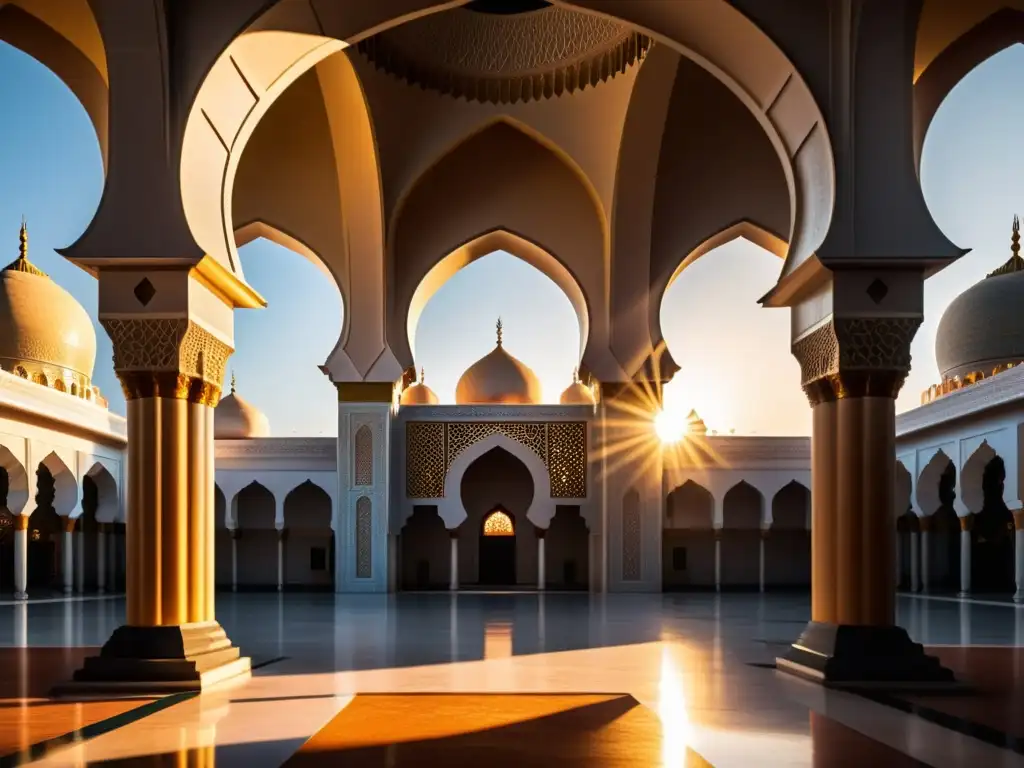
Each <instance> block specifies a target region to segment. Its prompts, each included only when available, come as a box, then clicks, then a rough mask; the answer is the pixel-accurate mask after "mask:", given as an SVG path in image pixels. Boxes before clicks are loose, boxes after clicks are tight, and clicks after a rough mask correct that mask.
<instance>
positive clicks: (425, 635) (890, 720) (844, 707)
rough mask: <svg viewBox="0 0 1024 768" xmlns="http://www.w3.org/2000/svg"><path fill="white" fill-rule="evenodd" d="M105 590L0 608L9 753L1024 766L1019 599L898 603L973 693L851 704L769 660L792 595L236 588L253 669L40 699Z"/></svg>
mask: <svg viewBox="0 0 1024 768" xmlns="http://www.w3.org/2000/svg"><path fill="white" fill-rule="evenodd" d="M123 614H124V602H123V600H121V599H108V600H85V601H83V600H73V601H62V602H45V603H29V604H24V603H22V604H15V605H0V670H2V671H0V768H5V766H14V765H40V766H83V765H93V764H96V765H163V764H167V765H203V766H207V765H210V766H213V765H216V766H220V767H221V768H224V767H228V768H231V767H233V766H245V767H246V768H250V767H251V768H260V767H262V766H274V767H276V766H280V765H284V764H287V765H289V766H294V765H300V766H304V765H310V766H312V765H320V764H323V765H358V766H363V765H366V766H391V767H392V768H401V766H408V765H424V766H426V765H435V764H438V763H439V762H443V764H444V765H446V766H447V767H448V768H453V767H455V766H462V765H474V766H476V765H479V764H481V762H482V761H483V760H486V761H487V762H490V763H491V764H492V766H493V768H499V766H503V765H517V766H521V765H528V766H543V765H559V766H562V765H581V766H582V765H588V766H612V765H615V766H634V765H635V766H656V765H664V766H697V765H701V766H703V765H713V766H751V765H766V766H776V765H778V766H805V765H806V766H846V765H851V766H853V765H858V766H859V765H880V766H882V765H884V766H890V765H891V766H902V765H908V766H911V765H930V766H962V765H965V764H972V763H974V764H977V765H984V766H986V768H988V767H989V766H991V767H992V768H1000V767H1001V766H1022V767H1024V651H1022V650H1019V649H1022V648H1024V609H1021V608H1018V607H1015V606H1013V605H1012V604H999V603H993V604H971V603H969V602H963V601H949V600H929V599H923V598H917V597H910V596H904V597H900V598H899V601H898V620H899V622H900V623H901V624H902V625H903V626H905V627H906V628H907V629H908V630H909V632H910V633H911V635H912V636H913V637H914V639H916V640H917V641H919V642H922V643H924V644H926V645H928V646H935V647H936V648H935V652H936V653H938V654H939V655H940V656H942V658H943V660H944V661H945V662H946V663H947V664H948V665H950V666H952V667H953V668H954V669H955V671H957V672H958V675H959V676H960V677H962V678H963V677H972V676H973V677H972V679H974V677H976V679H977V680H978V681H979V682H978V685H979V686H980V687H981V688H984V690H983V691H980V690H979V691H977V692H976V693H975V694H973V695H972V696H970V697H959V698H958V697H950V696H948V695H947V696H945V697H933V698H930V697H928V696H924V697H909V696H905V697H900V698H886V697H884V696H872V697H868V696H862V695H857V694H852V693H845V692H839V691H831V690H825V689H822V688H820V687H818V686H815V685H813V684H810V683H806V682H803V681H801V680H798V679H795V678H792V677H790V676H787V675H784V674H781V673H779V672H776V671H775V670H773V669H771V668H770V667H771V664H772V662H773V660H774V658H775V656H777V655H778V654H779V653H780V652H781V651H782V650H783V649H784V648H785V646H786V645H787V644H788V643H790V642H792V640H794V639H795V638H796V636H797V635H798V634H799V632H800V631H801V629H802V627H803V625H804V623H805V622H806V620H807V617H808V614H809V601H808V599H807V597H806V596H802V595H784V594H783V595H774V594H769V595H764V596H761V595H745V594H726V595H721V596H716V595H712V594H666V595H609V596H589V595H585V594H555V593H550V594H546V595H537V594H482V593H464V594H459V595H448V594H401V595H397V596H396V595H392V596H370V595H367V596H355V595H330V594H284V595H278V594H240V595H219V596H218V609H217V614H218V619H219V620H220V622H221V623H222V624H223V626H224V627H225V629H226V630H227V631H228V633H229V635H230V636H231V637H232V639H233V640H234V641H235V643H236V644H237V645H239V646H240V647H241V648H242V650H243V652H244V653H245V654H247V655H248V656H250V657H251V658H252V660H253V664H254V667H255V671H254V673H253V675H252V677H251V678H249V679H246V680H239V681H234V682H230V683H227V684H225V685H223V686H221V687H219V688H217V689H214V690H212V691H210V692H208V693H204V694H203V695H201V696H195V695H192V694H179V695H176V696H172V697H165V698H162V699H137V700H133V701H129V702H126V701H116V702H112V701H104V702H84V703H71V702H54V701H51V700H49V699H47V697H46V692H47V690H48V687H49V686H50V685H52V684H54V683H56V682H60V681H61V680H62V679H63V678H64V677H66V676H67V675H68V674H69V672H70V670H72V669H74V668H75V666H76V665H77V664H78V663H79V662H80V659H81V657H82V656H83V655H85V654H86V653H89V652H90V651H89V650H88V649H89V648H95V647H96V646H99V645H101V644H102V643H103V641H104V640H105V639H106V638H107V636H108V635H109V633H110V632H111V631H112V630H113V629H114V628H115V627H116V626H118V625H119V624H120V623H121V621H122V619H123Z"/></svg>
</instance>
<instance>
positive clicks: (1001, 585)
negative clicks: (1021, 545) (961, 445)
mask: <svg viewBox="0 0 1024 768" xmlns="http://www.w3.org/2000/svg"><path fill="white" fill-rule="evenodd" d="M1005 478H1006V467H1005V465H1004V463H1003V459H1002V458H1001V457H1000V456H993V457H992V458H991V459H989V461H988V462H987V463H986V464H985V469H984V470H983V474H982V478H981V488H982V504H981V510H980V511H979V512H976V513H975V515H974V524H973V527H972V530H971V548H972V551H971V591H972V592H974V593H976V594H1000V593H1010V594H1013V593H1014V592H1015V591H1016V588H1017V585H1016V574H1015V571H1014V525H1013V514H1012V513H1011V512H1010V510H1009V508H1008V507H1007V506H1006V502H1005V501H1004V500H1003V481H1004V480H1005Z"/></svg>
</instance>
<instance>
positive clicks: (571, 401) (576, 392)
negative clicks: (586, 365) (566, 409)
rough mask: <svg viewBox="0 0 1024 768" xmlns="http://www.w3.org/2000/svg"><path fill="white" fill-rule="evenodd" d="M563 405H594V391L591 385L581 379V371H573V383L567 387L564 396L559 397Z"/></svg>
mask: <svg viewBox="0 0 1024 768" xmlns="http://www.w3.org/2000/svg"><path fill="white" fill-rule="evenodd" d="M558 402H560V403H561V404H562V405H593V404H594V393H593V392H591V391H590V387H588V386H587V385H586V384H584V383H583V382H582V381H580V375H579V371H573V373H572V384H570V385H569V386H568V387H566V388H565V391H564V392H562V396H561V397H559V398H558Z"/></svg>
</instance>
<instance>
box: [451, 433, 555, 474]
mask: <svg viewBox="0 0 1024 768" xmlns="http://www.w3.org/2000/svg"><path fill="white" fill-rule="evenodd" d="M546 427H547V424H538V423H536V422H525V423H524V422H514V421H458V422H451V423H449V424H448V446H447V454H448V461H447V464H446V465H445V470H446V471H447V470H448V468H449V467H451V465H452V462H453V461H455V458H456V457H457V456H458V455H459V454H460V453H462V452H463V451H464V450H466V449H467V448H468V447H469V446H471V445H472V444H473V443H476V442H478V441H480V440H484V439H486V438H488V437H490V436H491V435H496V434H501V435H505V437H507V438H509V439H511V440H515V441H516V442H517V443H522V444H523V445H525V446H526V447H527V448H529V449H530V450H531V451H533V452H534V453H536V454H537V456H539V457H540V460H541V461H543V462H544V465H545V466H547V463H548V456H547V445H546V443H547V440H546V437H547V429H546Z"/></svg>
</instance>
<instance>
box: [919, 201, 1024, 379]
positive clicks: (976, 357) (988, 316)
mask: <svg viewBox="0 0 1024 768" xmlns="http://www.w3.org/2000/svg"><path fill="white" fill-rule="evenodd" d="M1012 242H1013V245H1012V246H1011V249H1010V250H1011V251H1012V253H1013V255H1012V256H1011V257H1010V260H1009V261H1007V262H1006V263H1005V264H1003V265H1002V266H1001V267H999V268H998V269H996V270H995V271H994V272H991V273H990V274H989V275H988V276H987V277H986V278H985V279H984V280H982V281H980V282H978V283H975V284H974V285H972V286H971V287H970V288H968V289H967V290H966V291H964V292H963V293H961V294H960V295H959V296H957V297H956V298H955V299H953V302H952V303H951V304H950V305H949V307H948V308H947V309H946V311H945V313H944V314H943V315H942V319H941V320H939V327H938V332H937V334H936V337H935V358H936V361H937V362H938V364H939V370H940V371H941V373H942V377H943V379H951V378H953V377H955V376H960V377H963V376H965V375H967V374H969V373H973V372H975V371H980V372H982V373H984V374H985V375H986V376H988V375H991V374H992V372H993V369H995V368H996V367H998V366H1000V365H1003V364H1006V363H1019V362H1021V361H1022V360H1024V312H1022V311H1021V307H1024V259H1022V258H1021V257H1020V255H1019V253H1018V252H1019V250H1020V223H1019V221H1018V219H1017V217H1014V219H1013V238H1012Z"/></svg>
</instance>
